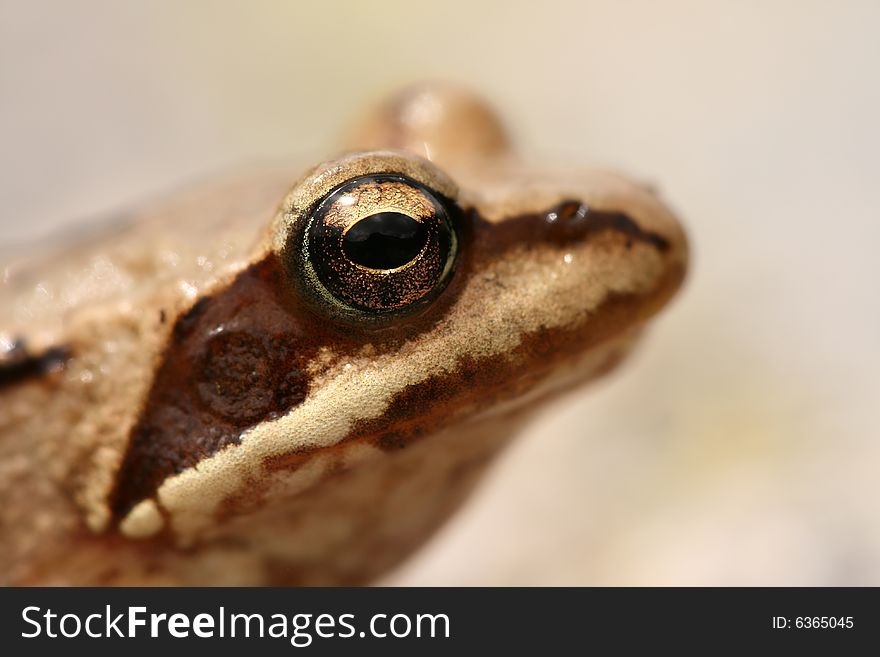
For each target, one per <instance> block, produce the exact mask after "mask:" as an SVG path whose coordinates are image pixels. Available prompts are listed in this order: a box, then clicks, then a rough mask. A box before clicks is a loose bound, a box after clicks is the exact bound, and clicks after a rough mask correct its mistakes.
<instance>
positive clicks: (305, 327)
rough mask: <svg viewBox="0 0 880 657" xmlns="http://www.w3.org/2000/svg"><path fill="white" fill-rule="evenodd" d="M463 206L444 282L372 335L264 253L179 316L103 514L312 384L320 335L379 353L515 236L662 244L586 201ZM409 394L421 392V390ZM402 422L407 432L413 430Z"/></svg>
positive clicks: (438, 307) (274, 412)
mask: <svg viewBox="0 0 880 657" xmlns="http://www.w3.org/2000/svg"><path fill="white" fill-rule="evenodd" d="M465 216H466V220H465V221H466V222H470V226H468V230H466V231H464V232H465V233H467V234H469V235H470V236H471V237H470V238H469V239H467V240H466V242H465V243H463V244H462V252H463V254H464V257H463V258H462V262H460V264H459V271H458V272H457V273H456V275H454V276H453V281H452V282H451V283H450V285H449V288H447V290H445V291H444V292H443V293H442V294H441V296H440V297H439V298H438V299H437V300H436V301H435V302H434V304H433V305H432V306H431V307H430V308H429V309H428V310H427V311H426V313H425V314H424V315H423V316H421V317H419V318H417V319H415V320H408V321H407V322H405V323H403V324H402V325H401V326H400V327H397V328H395V329H392V330H385V331H383V332H382V333H381V334H377V333H375V332H372V333H358V332H357V331H352V330H350V329H349V330H346V329H345V328H342V327H336V326H334V324H333V323H332V322H330V321H328V319H327V318H324V317H318V316H316V315H315V314H314V313H313V312H312V311H310V310H309V309H308V308H307V307H306V306H305V305H304V304H303V303H302V301H301V300H300V299H299V298H298V295H297V294H296V291H295V286H292V285H289V284H288V283H287V281H286V280H285V277H284V273H283V267H282V266H281V264H280V262H279V260H278V258H277V257H275V256H274V255H270V256H269V257H267V258H266V259H264V260H263V261H261V262H258V263H256V264H254V265H251V266H250V267H248V268H247V269H245V270H244V271H242V272H241V273H240V274H238V275H237V276H236V278H235V279H234V280H233V281H232V282H231V283H230V284H229V286H228V287H226V288H225V289H223V290H221V291H219V292H218V293H216V294H214V295H213V296H211V297H207V298H204V299H202V300H201V301H199V302H198V303H197V304H196V305H195V306H193V307H192V308H191V309H190V310H189V311H188V312H187V313H186V314H185V315H183V316H181V317H180V318H179V319H178V320H177V322H176V324H175V326H174V328H173V331H172V334H171V338H170V340H169V344H168V345H167V346H166V349H165V353H164V354H163V358H162V365H161V367H160V368H159V370H158V372H157V374H156V378H155V379H154V381H153V384H152V387H151V390H150V393H149V395H148V397H147V401H146V403H145V406H144V410H143V412H142V413H141V415H140V417H139V419H138V421H137V422H136V424H135V426H134V428H133V429H132V432H131V435H130V438H129V444H128V449H127V452H126V455H125V458H124V460H123V463H122V466H121V468H120V472H119V476H118V478H117V480H116V482H115V489H114V490H113V492H112V495H111V508H112V511H113V515H114V518H115V519H116V520H117V521H118V520H121V519H122V518H123V517H124V516H125V515H126V514H127V513H128V512H129V511H130V510H131V508H132V507H133V506H134V505H135V504H137V503H138V502H139V501H141V500H143V499H146V498H149V497H151V496H153V495H155V493H156V490H157V489H158V487H159V486H160V484H161V483H162V482H163V481H164V480H165V479H166V478H167V477H169V476H171V475H174V474H177V473H180V472H182V471H183V470H185V469H187V468H189V467H192V466H194V465H195V464H197V463H198V462H199V461H201V460H202V459H205V458H207V457H209V456H211V455H213V454H215V453H216V452H218V451H219V450H220V449H222V448H223V447H225V446H227V445H230V444H237V443H238V442H239V441H240V440H241V436H242V434H243V433H244V432H245V431H246V430H247V429H249V428H250V427H253V426H255V425H256V424H258V423H260V422H263V421H265V420H270V419H273V418H275V417H279V416H282V415H285V414H287V413H288V412H289V411H290V410H291V409H292V408H294V407H295V406H297V405H298V404H300V403H301V402H302V401H303V400H304V399H305V397H306V395H307V394H308V392H309V387H310V384H311V381H310V375H309V374H308V373H307V368H308V365H309V363H311V362H313V361H314V360H315V357H316V356H317V354H318V352H319V350H320V349H321V347H323V346H327V345H328V343H329V344H330V345H332V347H333V352H334V353H335V354H337V355H339V356H344V355H346V354H352V353H355V352H356V351H358V350H359V349H361V348H362V347H363V346H364V345H366V344H368V343H369V344H372V345H373V347H374V348H375V349H376V352H377V353H387V352H389V351H393V350H394V349H396V348H398V346H399V345H400V344H401V342H402V341H403V340H405V339H407V338H409V337H412V336H413V335H415V334H417V333H419V332H421V331H424V330H427V329H428V328H430V327H431V326H432V325H433V324H434V323H436V321H437V320H438V319H439V318H440V317H442V316H443V314H444V313H445V311H446V309H448V307H449V305H450V303H451V301H452V300H453V299H454V298H455V296H456V295H457V293H458V292H459V291H460V290H461V288H462V286H463V285H464V281H465V280H466V279H467V273H468V270H469V269H471V267H472V266H473V265H474V263H480V264H482V263H485V262H488V261H490V260H493V259H495V258H498V257H500V256H502V255H503V254H504V253H505V252H506V251H508V250H510V249H513V248H516V247H517V246H520V245H523V244H526V245H527V244H529V243H540V242H543V243H550V244H553V245H555V246H560V247H561V246H564V245H566V244H569V243H573V242H579V241H583V240H585V239H587V238H589V237H590V236H592V235H594V234H597V233H602V232H607V231H611V232H614V233H617V234H620V235H622V236H624V237H625V238H626V246H627V247H629V246H630V245H631V244H632V242H634V241H638V242H644V243H647V244H650V245H652V246H654V247H655V248H657V249H659V250H661V251H665V250H667V249H668V248H669V244H668V242H667V241H666V240H665V239H664V238H663V237H662V236H660V235H658V234H656V233H652V232H648V231H644V230H642V229H641V228H640V227H639V226H638V224H636V222H634V221H633V220H632V219H631V218H629V217H627V216H626V215H624V214H621V213H616V212H598V211H594V210H590V209H588V208H587V207H586V206H584V205H582V204H581V203H579V202H577V201H565V202H563V203H560V204H559V205H558V206H555V207H553V208H551V209H550V210H548V211H547V212H545V213H543V214H539V215H534V214H531V215H523V216H519V217H513V218H511V219H508V220H505V221H503V222H500V223H498V224H495V223H490V222H487V221H485V220H484V219H482V218H481V217H480V216H479V215H478V213H477V212H476V211H475V210H471V211H470V212H467V213H466V215H465ZM509 375H510V373H509V374H508V376H509ZM422 392H423V393H424V392H425V391H422ZM428 392H430V391H429V390H428ZM402 394H406V391H404V393H402ZM419 398H420V400H421V401H422V402H423V403H424V402H427V401H430V400H428V399H425V394H422V393H420V394H419ZM401 403H403V400H401ZM398 405H400V404H398ZM373 424H375V423H373ZM365 428H366V427H361V429H365ZM369 429H370V431H371V432H375V433H376V434H377V436H378V437H380V438H378V439H377V441H376V442H377V444H378V445H379V446H380V447H392V446H394V447H396V446H399V442H400V439H402V438H403V436H402V435H401V434H400V433H397V432H395V433H394V434H389V431H388V430H386V431H382V427H378V426H372V425H370V427H369ZM358 433H359V434H360V433H363V432H362V431H359V432H358ZM405 433H406V434H408V435H407V439H410V438H413V437H417V434H413V433H411V432H405ZM301 457H302V455H299V458H296V459H294V460H300V458H301Z"/></svg>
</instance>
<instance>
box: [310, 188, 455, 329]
mask: <svg viewBox="0 0 880 657" xmlns="http://www.w3.org/2000/svg"><path fill="white" fill-rule="evenodd" d="M453 211H454V208H453V204H452V202H451V201H450V200H449V199H446V198H445V197H443V196H442V195H440V194H438V193H435V192H433V191H432V190H430V189H429V188H428V187H426V186H425V185H423V184H421V183H419V182H416V181H415V180H412V179H411V178H408V177H405V176H402V175H394V174H370V175H364V176H359V177H357V178H354V179H352V180H349V181H348V182H345V183H344V184H342V185H341V186H339V187H337V188H336V189H334V190H332V191H331V192H330V193H329V194H327V195H326V196H325V197H324V198H323V199H322V200H321V201H319V202H318V204H317V205H316V206H315V209H314V210H313V211H312V213H311V215H310V216H309V218H308V221H307V223H306V226H305V230H304V232H303V245H302V248H303V251H302V253H303V256H304V257H303V260H304V264H305V265H306V268H307V272H308V274H309V275H308V278H310V279H311V283H312V286H313V287H315V288H316V290H314V292H317V294H318V295H319V296H320V297H322V298H323V299H324V300H325V301H330V302H331V303H332V304H334V305H339V304H341V305H342V306H343V307H344V308H345V309H348V310H349V311H351V310H353V311H354V312H356V313H360V314H363V313H367V314H371V315H382V314H399V313H402V312H408V311H411V310H413V309H414V308H416V307H420V306H421V305H422V304H423V303H425V302H427V301H428V300H430V299H432V298H434V297H435V296H436V295H437V294H439V293H440V291H442V290H443V288H444V287H445V284H446V282H447V281H448V278H449V274H450V272H451V271H452V267H453V264H454V261H455V257H456V251H457V239H456V234H455V230H454V229H453V225H452V222H451V219H450V214H451V213H452V212H453Z"/></svg>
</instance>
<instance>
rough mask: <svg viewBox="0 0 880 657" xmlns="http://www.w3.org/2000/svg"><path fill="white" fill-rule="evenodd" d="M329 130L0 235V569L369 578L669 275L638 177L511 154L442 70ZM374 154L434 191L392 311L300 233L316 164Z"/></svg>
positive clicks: (610, 356)
mask: <svg viewBox="0 0 880 657" xmlns="http://www.w3.org/2000/svg"><path fill="white" fill-rule="evenodd" d="M349 143H350V145H351V147H352V148H353V149H354V150H352V151H350V152H349V153H348V154H346V155H343V156H342V157H340V158H338V159H335V160H330V161H328V162H326V163H323V164H320V165H318V166H317V167H315V168H313V169H311V170H309V171H307V172H306V173H305V174H302V172H301V170H300V171H297V170H296V167H292V168H290V169H288V168H285V167H277V168H273V169H265V170H259V171H254V172H251V173H249V174H246V175H240V176H236V177H229V178H227V179H224V180H219V181H215V182H212V183H209V184H205V185H202V186H201V187H198V188H196V189H194V190H193V191H191V192H186V193H183V194H179V195H178V196H176V197H175V198H173V199H171V200H170V201H168V202H166V203H162V204H156V205H153V206H152V207H150V208H147V209H145V210H143V211H141V212H138V213H135V214H134V215H133V216H131V217H130V218H129V219H128V221H127V222H126V223H125V224H123V225H120V226H118V227H116V228H115V230H113V231H112V232H111V233H108V234H104V235H96V236H94V237H93V238H92V239H90V240H86V241H83V242H82V243H81V244H78V245H75V246H74V247H72V248H70V249H69V250H67V251H51V250H46V249H44V252H43V253H42V254H36V255H34V256H31V257H29V258H28V259H27V260H24V261H21V262H15V261H14V260H12V259H9V258H6V259H4V277H3V284H2V288H0V501H2V504H0V562H2V563H3V564H4V568H3V569H2V574H0V583H3V584H74V585H104V584H113V585H117V584H183V585H191V584H256V585H264V584H350V583H366V582H369V581H371V580H373V579H374V578H376V577H377V576H379V575H381V574H382V573H384V572H386V571H387V570H388V569H390V568H391V567H393V566H394V565H396V564H397V563H399V562H400V561H401V560H402V559H403V558H404V557H406V556H407V555H408V554H410V553H411V552H412V551H413V550H415V549H416V548H417V547H418V546H419V545H420V544H421V543H422V542H423V541H424V540H425V539H426V538H427V537H428V536H430V534H431V533H432V532H433V531H434V530H435V529H436V528H437V527H438V526H439V524H440V523H442V522H443V520H444V519H445V518H447V517H448V516H449V515H450V514H451V513H452V512H453V511H454V510H455V509H456V508H457V507H458V506H459V504H460V503H461V502H462V501H463V500H464V499H465V498H466V496H467V494H468V492H469V491H470V490H471V489H472V487H473V485H474V483H475V482H476V481H477V480H478V477H479V475H480V473H481V472H482V470H483V469H484V467H485V466H486V464H487V463H489V462H490V461H491V459H492V457H493V456H494V455H495V454H496V453H497V452H498V450H499V449H500V448H501V447H502V446H503V445H504V444H506V443H507V442H508V441H509V440H510V438H511V437H512V436H513V435H514V434H515V431H516V428H517V426H518V425H519V424H520V423H521V422H522V420H523V418H525V417H526V416H527V415H528V414H529V413H530V412H531V411H532V410H533V409H534V408H536V407H537V406H538V405H540V403H541V402H542V401H543V400H545V399H547V398H549V397H552V396H555V395H558V394H559V393H560V392H562V391H564V390H569V389H571V388H573V387H574V386H576V385H579V384H582V383H583V382H585V381H588V380H590V379H593V378H595V377H597V376H600V375H601V374H603V373H605V372H607V371H608V370H610V369H612V368H613V367H614V366H615V365H616V364H617V363H618V362H620V361H621V360H622V359H623V358H624V357H625V355H626V353H627V351H628V350H629V348H630V347H631V345H632V344H633V342H634V341H635V339H636V338H637V336H638V335H639V333H640V332H641V329H642V328H643V326H644V324H645V323H646V321H647V320H648V319H649V318H651V317H652V316H653V315H654V314H655V313H656V312H657V311H658V310H659V309H660V308H661V307H662V306H663V305H664V304H665V303H666V302H667V301H668V300H669V299H670V298H671V297H672V296H673V295H674V293H675V292H676V290H677V289H678V287H679V286H680V284H681V281H682V279H683V277H684V273H685V269H686V261H687V247H686V242H685V238H684V234H683V232H682V230H681V228H680V226H679V225H678V223H677V221H676V220H675V218H674V216H673V215H672V214H671V213H670V212H669V211H668V210H667V209H666V208H665V207H664V206H663V205H662V204H661V202H660V201H659V200H658V199H657V198H656V196H655V195H654V193H653V192H652V191H650V190H649V189H648V188H646V187H645V186H642V185H639V184H637V183H633V182H630V181H628V180H626V179H625V178H623V177H620V176H617V175H613V174H608V173H602V172H598V171H594V170H589V169H582V170H575V169H572V168H571V167H548V166H538V165H533V164H531V163H526V162H523V161H521V160H520V159H518V158H517V157H516V156H515V154H514V153H513V151H512V150H511V148H510V146H509V142H508V140H507V137H506V134H505V132H504V130H503V129H502V127H501V126H500V124H499V122H498V121H497V119H496V118H495V116H494V114H493V113H492V112H491V111H490V110H489V109H488V108H487V107H486V106H485V105H484V104H483V103H482V102H480V101H479V100H477V99H476V98H474V97H473V96H471V95H470V94H468V93H466V92H464V91H461V90H459V89H456V88H451V87H445V86H430V87H416V88H412V89H409V90H406V91H404V92H403V93H401V94H399V95H398V96H396V97H395V98H394V99H392V100H391V101H390V102H389V103H387V104H386V105H384V106H382V107H381V108H380V109H379V110H378V111H376V112H375V113H373V114H370V115H369V116H368V117H367V118H366V120H365V121H364V123H363V125H362V126H361V128H360V129H359V130H358V131H357V132H356V133H355V134H354V135H353V137H352V138H351V139H350V141H349ZM386 174H393V175H399V176H404V177H405V178H406V179H411V180H413V181H415V182H416V183H418V184H419V185H423V186H424V188H425V189H428V190H431V191H432V192H433V193H434V194H435V195H436V196H437V197H438V198H440V199H443V203H448V204H449V207H450V208H451V214H452V215H453V218H452V219H451V221H453V222H454V229H455V233H456V236H457V242H456V244H457V250H456V251H455V254H456V255H455V260H454V264H453V265H451V267H452V268H451V269H447V270H446V271H447V272H451V273H448V276H447V279H443V283H442V285H441V284H438V285H437V288H436V290H435V291H434V292H432V293H431V294H428V295H426V296H424V299H423V300H422V301H420V302H419V303H414V304H413V305H412V306H411V307H410V308H409V311H408V312H405V313H398V312H397V311H395V312H394V313H390V314H387V315H382V316H374V315H370V314H369V313H363V312H348V311H347V310H346V309H345V307H344V304H342V305H340V304H338V303H336V302H335V301H333V300H332V299H329V300H328V298H326V295H324V296H323V297H322V296H321V293H318V292H316V291H315V290H317V289H318V288H317V287H315V284H314V281H313V280H312V279H311V278H310V276H311V274H309V272H310V271H312V269H310V267H311V265H315V270H318V269H319V267H318V265H320V264H321V263H317V264H316V263H314V262H313V261H312V260H309V258H316V257H320V254H317V255H316V254H312V253H308V254H306V253H305V252H303V251H302V249H301V239H300V236H302V235H303V234H305V233H304V231H305V226H306V225H307V222H308V221H309V218H310V217H311V216H312V211H313V210H314V208H315V207H316V205H317V204H318V202H319V201H321V199H323V198H325V197H326V196H327V195H328V194H329V193H330V192H331V191H332V190H333V189H336V188H339V186H340V185H342V184H343V183H346V182H347V181H349V180H351V179H353V178H356V177H358V176H370V175H386ZM292 183H293V186H292V188H291V184H292ZM395 185H396V183H395ZM374 187H375V186H374ZM391 187H393V189H394V190H395V191H394V194H398V192H399V189H398V187H394V186H393V185H392V186H391ZM391 187H389V189H390V188H391ZM371 189H372V190H373V191H372V192H371V193H373V192H375V189H373V188H371ZM288 190H289V192H288ZM285 194H287V195H286V196H285ZM376 198H379V197H376V196H375V195H374V197H373V199H374V201H375V199H376ZM380 200H381V199H380ZM279 203H280V206H279ZM377 203H378V205H377V207H379V209H380V210H381V209H383V207H384V206H382V203H384V201H382V202H381V203H379V202H377ZM392 209H393V208H392ZM385 211H387V208H386V209H385ZM429 255H430V254H429ZM420 257H421V256H420ZM433 257H435V258H436V255H435V256H433ZM413 262H415V261H413ZM432 262H433V261H432ZM450 262H452V261H450ZM303 263H306V264H303ZM309 263H311V265H310V264H309ZM431 266H432V269H430V271H434V270H436V269H437V267H436V264H432V265H431ZM405 271H406V270H405ZM413 271H415V267H414V268H413ZM425 271H429V270H425ZM383 275H384V274H383ZM396 275H397V276H398V279H397V280H398V284H401V285H404V286H405V285H406V279H405V276H404V274H400V273H398V274H396ZM358 276H361V274H358ZM370 276H372V274H370ZM402 276H403V278H401V277H402ZM358 280H359V281H360V279H358ZM364 280H366V281H367V284H368V285H370V284H371V283H370V282H369V281H370V280H372V279H370V278H369V276H367V277H366V278H364ZM401 281H402V282H401ZM358 284H360V283H358ZM419 284H420V285H421V286H422V287H424V281H423V280H421V281H420V283H419ZM419 289H421V288H419ZM345 292H346V294H348V290H346V291H345ZM358 293H359V292H358V291H352V292H351V294H353V295H356V294H358ZM419 294H421V292H419ZM346 298H348V297H346ZM375 298H379V297H378V296H376V295H373V296H372V297H371V299H375ZM405 298H406V299H407V303H409V301H408V300H409V299H410V296H405ZM371 303H372V302H371ZM377 317H378V318H377Z"/></svg>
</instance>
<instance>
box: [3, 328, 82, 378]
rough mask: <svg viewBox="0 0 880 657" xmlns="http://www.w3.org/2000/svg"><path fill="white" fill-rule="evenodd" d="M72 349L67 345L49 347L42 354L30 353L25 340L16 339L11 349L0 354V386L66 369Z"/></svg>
mask: <svg viewBox="0 0 880 657" xmlns="http://www.w3.org/2000/svg"><path fill="white" fill-rule="evenodd" d="M70 356H71V351H70V349H68V348H67V347H59V346H55V347H49V348H48V349H46V350H45V351H43V352H42V353H40V354H31V353H28V350H27V346H26V345H25V343H24V340H21V339H18V340H15V341H14V342H13V344H12V347H11V348H10V349H7V350H6V351H4V352H3V354H0V388H3V387H5V386H11V385H15V384H17V383H22V382H24V381H27V380H29V379H42V378H43V377H45V376H48V375H49V374H51V373H53V372H57V371H59V370H62V369H64V366H65V364H66V363H67V361H68V359H70Z"/></svg>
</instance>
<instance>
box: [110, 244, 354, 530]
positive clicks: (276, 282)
mask: <svg viewBox="0 0 880 657" xmlns="http://www.w3.org/2000/svg"><path fill="white" fill-rule="evenodd" d="M287 289H288V286H287V285H286V284H285V283H284V281H283V280H282V273H281V267H280V266H279V264H278V262H277V260H276V259H275V258H268V259H266V260H264V261H263V262H260V263H258V264H256V265H253V266H251V267H250V268H248V269H247V270H245V271H243V272H242V273H241V274H239V275H238V276H237V277H236V279H235V280H234V281H233V282H232V283H231V284H230V285H229V287H227V288H226V289H225V290H223V291H221V292H219V293H218V294H216V295H214V296H212V297H206V298H203V299H201V300H200V301H199V302H197V303H196V304H195V305H194V306H193V307H192V308H191V309H190V310H189V311H188V312H187V313H186V314H185V315H183V316H182V317H180V318H179V319H178V320H177V322H176V323H175V325H174V328H173V330H172V335H171V340H170V342H169V344H168V346H167V347H166V351H165V354H164V356H163V362H162V365H161V367H160V368H159V371H158V373H157V374H156V377H155V379H154V381H153V385H152V388H151V390H150V393H149V396H148V398H147V402H146V404H145V407H144V411H143V412H142V414H141V417H140V419H139V421H138V423H137V424H136V426H135V428H134V429H133V431H132V435H131V438H130V440H129V447H128V451H127V453H126V456H125V459H124V461H123V464H122V468H121V471H120V476H119V478H118V480H117V482H116V489H115V491H114V494H113V509H114V513H115V514H116V516H117V517H121V516H123V515H124V514H125V513H127V512H128V511H129V510H130V509H131V507H132V506H134V504H136V503H137V502H138V501H140V500H142V499H144V498H146V497H149V496H150V495H152V494H153V493H154V492H155V490H156V488H157V487H158V486H159V484H161V482H162V481H163V480H164V479H165V478H166V477H168V476H169V475H172V474H175V473H179V472H182V471H183V470H185V469H186V468H188V467H190V466H192V465H195V464H196V463H198V461H200V460H201V459H203V458H205V457H206V456H210V455H211V454H214V453H215V452H217V451H218V450H220V449H222V448H223V447H225V446H226V445H228V444H231V443H237V442H238V440H239V439H240V436H241V434H242V432H243V431H245V430H246V429H247V428H249V427H251V426H253V425H254V424H256V423H257V422H259V421H261V420H264V419H267V418H272V417H275V416H278V415H281V414H283V413H285V412H287V411H288V410H289V409H290V408H292V407H293V406H295V405H297V404H299V403H300V402H301V401H302V400H303V399H304V398H305V395H306V392H307V391H308V386H309V382H308V377H307V376H306V375H305V373H304V368H305V366H306V363H307V362H308V361H309V360H310V359H312V358H313V357H314V355H315V352H316V351H317V349H318V347H319V346H320V344H321V343H322V340H321V339H316V337H315V336H317V335H320V334H321V333H320V331H319V330H318V328H317V327H316V326H315V325H314V319H313V318H312V317H311V316H310V315H309V314H308V313H304V312H300V309H298V308H297V307H296V306H295V304H294V303H292V301H293V300H292V299H291V298H290V295H288V294H287ZM331 332H332V331H331ZM325 334H326V330H325ZM338 340H339V341H340V342H341V343H343V344H344V343H345V338H344V336H339V337H338Z"/></svg>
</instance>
